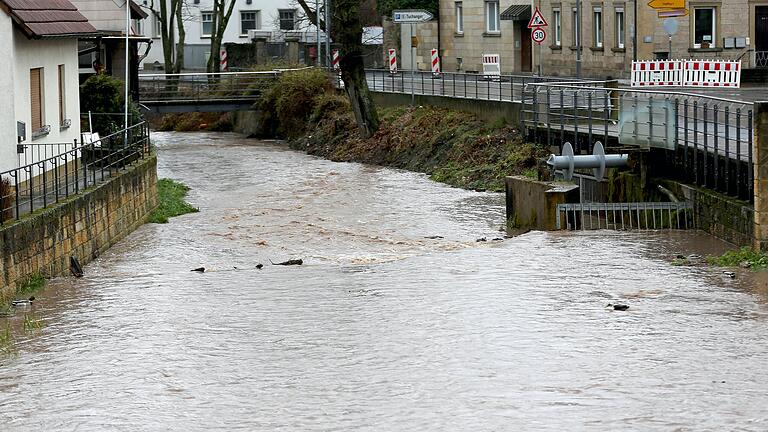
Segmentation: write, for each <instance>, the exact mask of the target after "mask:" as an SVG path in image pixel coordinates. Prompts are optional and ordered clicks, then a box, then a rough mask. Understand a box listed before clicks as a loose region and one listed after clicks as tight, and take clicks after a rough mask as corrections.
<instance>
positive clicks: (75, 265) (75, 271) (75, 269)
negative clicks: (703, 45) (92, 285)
mask: <svg viewBox="0 0 768 432" xmlns="http://www.w3.org/2000/svg"><path fill="white" fill-rule="evenodd" d="M69 271H70V272H71V273H72V276H74V277H78V278H79V277H83V268H82V267H80V262H79V261H78V260H77V257H75V256H71V257H69Z"/></svg>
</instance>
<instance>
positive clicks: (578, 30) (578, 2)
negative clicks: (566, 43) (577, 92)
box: [576, 0, 581, 78]
mask: <svg viewBox="0 0 768 432" xmlns="http://www.w3.org/2000/svg"><path fill="white" fill-rule="evenodd" d="M576 78H581V0H576Z"/></svg>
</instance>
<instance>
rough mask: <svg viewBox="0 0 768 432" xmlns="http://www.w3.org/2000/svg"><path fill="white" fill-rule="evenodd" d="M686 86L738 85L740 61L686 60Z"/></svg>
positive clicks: (739, 82)
mask: <svg viewBox="0 0 768 432" xmlns="http://www.w3.org/2000/svg"><path fill="white" fill-rule="evenodd" d="M683 85H684V86H686V87H736V88H738V87H740V86H741V61H734V60H686V62H685V78H684V80H683Z"/></svg>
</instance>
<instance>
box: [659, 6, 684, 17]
mask: <svg viewBox="0 0 768 432" xmlns="http://www.w3.org/2000/svg"><path fill="white" fill-rule="evenodd" d="M658 15H659V18H674V17H684V16H688V9H685V8H683V9H665V10H660V11H658Z"/></svg>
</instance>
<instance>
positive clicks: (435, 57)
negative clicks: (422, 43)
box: [432, 48, 440, 78]
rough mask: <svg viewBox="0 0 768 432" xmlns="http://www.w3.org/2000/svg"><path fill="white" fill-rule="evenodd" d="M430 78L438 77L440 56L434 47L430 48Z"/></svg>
mask: <svg viewBox="0 0 768 432" xmlns="http://www.w3.org/2000/svg"><path fill="white" fill-rule="evenodd" d="M432 78H440V56H438V55H437V50H436V49H434V48H432Z"/></svg>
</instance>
